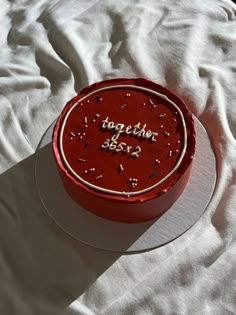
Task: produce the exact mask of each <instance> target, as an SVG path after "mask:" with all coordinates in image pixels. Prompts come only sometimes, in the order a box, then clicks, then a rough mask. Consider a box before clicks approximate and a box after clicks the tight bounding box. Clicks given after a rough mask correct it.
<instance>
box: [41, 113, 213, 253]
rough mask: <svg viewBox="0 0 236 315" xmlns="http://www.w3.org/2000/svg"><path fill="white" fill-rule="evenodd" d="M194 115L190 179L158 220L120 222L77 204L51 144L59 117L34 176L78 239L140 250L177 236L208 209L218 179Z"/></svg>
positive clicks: (51, 209)
mask: <svg viewBox="0 0 236 315" xmlns="http://www.w3.org/2000/svg"><path fill="white" fill-rule="evenodd" d="M194 120H195V126H196V134H197V149H196V155H195V158H194V162H193V167H192V173H191V177H190V180H189V182H188V184H187V187H186V188H185V190H184V192H183V193H182V195H181V196H180V198H179V199H178V200H177V201H176V202H175V204H174V205H173V206H172V207H171V208H170V209H169V210H168V211H167V212H166V213H165V214H164V215H162V216H161V217H160V218H159V219H155V220H151V221H147V222H144V223H134V224H130V223H118V222H113V221H109V220H106V219H103V218H100V217H98V216H96V215H94V214H92V213H90V212H89V211H87V210H85V209H83V208H82V207H80V206H79V205H78V204H77V203H75V202H74V201H73V200H72V199H71V198H70V196H69V195H68V194H67V193H66V191H65V190H64V187H63V185H62V182H61V179H60V177H59V174H58V171H57V167H56V163H55V161H54V158H53V154H52V148H51V138H52V131H53V127H54V124H55V122H54V123H53V124H52V125H51V126H50V127H49V128H48V129H47V130H46V132H45V134H44V135H43V137H42V139H41V142H40V144H39V146H38V149H37V152H36V162H35V180H36V186H37V189H38V193H39V196H40V199H41V201H42V203H43V205H44V207H45V209H46V210H47V212H48V214H49V215H50V216H51V218H52V219H53V220H54V221H55V222H56V223H57V224H58V225H59V226H60V227H61V228H62V229H63V230H64V231H65V232H66V233H68V234H70V235H71V236H72V237H74V238H75V239H77V240H79V241H81V242H83V243H85V244H87V245H90V246H93V247H96V248H100V249H104V250H109V251H117V252H123V253H124V252H129V253H130V252H139V251H144V250H150V249H153V248H156V247H159V246H162V245H164V244H166V243H168V242H171V241H173V240H174V239H175V238H177V237H179V236H180V235H181V234H183V233H184V232H186V231H187V230H188V229H189V228H190V227H191V226H192V225H193V224H194V223H195V222H196V221H197V220H198V219H199V218H200V216H201V215H202V214H203V212H204V211H205V209H206V207H207V205H208V203H209V201H210V199H211V196H212V193H213V191H214V187H215V182H216V160H215V155H214V152H213V149H212V146H211V143H210V140H209V138H208V135H207V133H206V130H205V129H204V127H203V126H202V124H201V123H200V122H199V121H198V120H197V118H195V119H194Z"/></svg>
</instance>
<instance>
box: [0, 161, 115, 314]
mask: <svg viewBox="0 0 236 315" xmlns="http://www.w3.org/2000/svg"><path fill="white" fill-rule="evenodd" d="M34 167H35V155H32V156H30V157H28V158H27V159H25V160H23V161H22V162H20V163H18V164H17V165H15V166H14V167H12V168H11V169H10V170H8V171H6V172H5V173H3V174H2V175H0V192H1V194H0V247H1V251H0V254H1V256H2V257H0V258H1V259H0V273H1V274H0V278H1V282H0V292H2V294H1V296H2V295H3V293H4V292H5V293H4V295H5V294H6V295H7V296H8V297H9V298H7V299H5V300H6V304H3V305H2V304H1V303H0V308H1V312H0V313H2V314H3V313H4V314H6V312H7V313H8V314H18V310H19V306H20V309H22V310H25V312H24V314H25V315H26V314H38V312H39V314H49V313H48V312H49V310H50V314H54V312H55V314H59V313H60V312H62V311H63V309H65V308H66V307H67V306H68V305H70V304H71V303H72V302H73V301H74V300H75V299H77V298H78V297H79V296H80V295H81V294H82V293H83V292H84V291H86V289H87V288H88V287H89V286H90V285H91V284H92V283H93V282H94V281H95V280H96V279H97V278H98V277H99V276H100V275H101V274H102V273H104V272H105V270H107V269H108V268H109V267H110V266H111V265H112V264H113V263H114V262H115V261H116V260H117V259H118V258H119V256H120V255H121V254H118V253H112V252H106V251H102V250H98V249H96V248H92V247H89V246H87V245H84V244H83V243H81V242H79V241H76V240H75V239H73V238H72V237H70V236H69V235H67V234H66V233H64V232H63V231H62V230H61V229H60V228H59V227H58V226H57V225H56V224H55V223H54V222H53V220H52V219H51V218H50V217H49V216H48V214H47V212H46V211H45V209H44V208H43V205H42V203H41V201H40V199H39V196H38V192H37V189H36V185H35V177H34ZM55 198H57V196H55ZM10 301H15V302H13V303H10ZM14 305H15V306H17V307H18V310H17V309H14V307H15V306H14Z"/></svg>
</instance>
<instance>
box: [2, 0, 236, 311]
mask: <svg viewBox="0 0 236 315" xmlns="http://www.w3.org/2000/svg"><path fill="white" fill-rule="evenodd" d="M0 2H1V3H0V4H1V10H0V25H1V32H0V314H2V315H5V314H6V315H15V314H17V315H21V314H23V315H28V314H30V315H32V314H34V315H38V314H39V315H41V314H43V315H44V314H50V315H51V314H57V315H60V314H63V315H68V314H69V315H77V314H79V315H81V314H82V315H94V314H104V315H110V314H114V315H115V314H117V315H121V314H122V315H123V314H125V315H131V314H132V315H143V314H148V315H149V314H155V315H174V314H175V315H188V314H197V315H198V314H204V315H205V314H210V315H211V314H214V315H215V314H218V315H225V314H236V289H235V288H236V53H235V52H236V32H235V29H236V5H235V4H234V3H233V2H232V1H229V0H205V1H197V0H193V1H184V0H166V1H165V0H160V1H154V0H148V1H146V0H139V1H135V0H127V1H109V0H105V1H96V0H90V1H84V0H79V1H78V0H67V1H66V0H59V1H56V0H52V1H46V0H41V1H36V0H28V1H26V0H22V1H17V0H11V1H10V0H8V1H7V0H1V1H0ZM116 77H145V78H147V79H150V80H153V81H155V82H157V83H159V84H162V85H164V86H166V87H168V88H170V89H171V90H172V91H174V92H175V93H176V94H177V95H179V96H180V97H181V98H182V99H183V100H184V101H185V102H186V104H187V105H188V106H189V108H190V109H191V110H192V112H193V113H194V114H195V115H196V117H197V118H198V119H199V120H200V121H201V122H202V124H203V125H204V127H205V128H206V130H207V132H208V134H209V136H210V138H211V142H212V146H213V148H214V150H215V154H216V159H217V183H216V187H215V190H214V194H213V197H212V199H211V201H210V203H209V205H208V207H207V209H206V211H205V213H204V214H203V215H202V217H201V218H200V219H199V220H198V222H196V224H195V225H194V226H193V227H192V228H190V229H189V230H188V231H187V232H186V233H185V234H183V235H182V236H180V237H179V238H177V239H176V240H174V241H173V242H170V243H169V244H167V245H165V246H163V247H161V248H156V249H154V250H151V251H147V252H143V253H136V254H130V255H126V254H121V253H112V252H108V251H103V250H99V249H95V248H92V247H89V246H86V245H84V244H82V243H81V242H79V241H76V240H74V239H72V238H71V237H70V236H69V235H67V234H65V233H64V232H63V231H62V230H61V229H60V228H59V227H58V226H57V225H56V224H55V223H54V222H53V220H51V218H50V217H49V216H48V215H47V213H46V211H45V209H44V207H43V205H42V203H41V202H40V199H39V196H38V192H37V189H36V186H35V178H34V167H35V151H36V149H37V146H38V144H39V141H40V139H41V138H42V136H43V134H44V132H45V130H46V129H47V128H48V126H49V125H50V124H51V123H52V122H53V121H54V119H55V118H56V117H57V116H58V115H59V113H60V111H61V110H62V108H63V106H64V105H65V103H66V102H67V101H68V100H69V99H70V98H72V97H73V96H75V95H76V93H78V92H79V91H80V90H81V89H82V88H84V87H85V86H87V85H89V84H92V83H94V82H97V81H99V80H104V79H111V78H116ZM203 176H204V174H203ZM55 198H56V196H55ZM196 198H197V191H196ZM193 202H194V201H193ZM189 210H190V211H191V209H189Z"/></svg>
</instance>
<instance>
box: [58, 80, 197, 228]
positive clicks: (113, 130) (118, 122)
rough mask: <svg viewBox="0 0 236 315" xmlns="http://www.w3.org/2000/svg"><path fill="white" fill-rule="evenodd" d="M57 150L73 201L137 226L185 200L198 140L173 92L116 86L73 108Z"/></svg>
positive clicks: (63, 120) (88, 92)
mask: <svg viewBox="0 0 236 315" xmlns="http://www.w3.org/2000/svg"><path fill="white" fill-rule="evenodd" d="M52 146H53V154H54V157H55V161H56V164H57V167H58V170H59V173H60V176H61V179H62V183H63V185H64V187H65V190H66V191H67V193H68V194H69V195H70V196H71V198H73V199H74V200H75V201H76V202H77V203H78V204H79V205H81V206H82V207H83V208H84V209H87V210H89V211H90V212H93V213H94V214H96V215H97V216H100V217H103V218H106V219H109V220H113V221H118V222H126V223H135V222H143V221H147V220H150V219H154V218H158V217H160V216H161V215H162V214H163V213H165V212H166V211H167V210H168V209H169V208H170V207H171V206H172V205H173V204H174V202H175V201H176V200H177V199H178V198H179V196H180V194H181V193H182V192H183V190H184V188H185V186H186V184H187V182H188V179H189V176H190V172H191V165H192V161H193V157H194V153H195V146H196V137H195V129H194V121H193V117H192V114H191V112H190V111H189V109H188V108H187V106H186V105H185V104H184V102H183V101H182V100H181V99H180V98H179V97H177V96H176V95H175V94H174V93H173V92H171V91H170V90H168V89H167V88H165V87H163V86H161V85H158V84H156V83H154V82H151V81H149V80H145V79H112V80H106V81H102V82H98V83H95V84H93V85H91V86H89V87H87V88H85V89H83V90H82V91H81V92H80V93H79V94H78V95H77V96H75V97H74V98H73V99H72V100H70V101H69V102H68V103H67V104H66V106H65V107H64V109H63V111H62V113H61V115H60V116H59V118H58V120H57V122H56V124H55V127H54V131H53V139H52Z"/></svg>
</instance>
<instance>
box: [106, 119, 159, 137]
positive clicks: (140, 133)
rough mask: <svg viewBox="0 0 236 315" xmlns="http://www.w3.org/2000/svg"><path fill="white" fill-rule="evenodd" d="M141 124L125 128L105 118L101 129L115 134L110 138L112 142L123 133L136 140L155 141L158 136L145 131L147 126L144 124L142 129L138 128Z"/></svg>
mask: <svg viewBox="0 0 236 315" xmlns="http://www.w3.org/2000/svg"><path fill="white" fill-rule="evenodd" d="M140 125H141V123H140V122H138V123H137V124H136V125H134V126H130V125H128V126H125V125H124V124H122V123H117V124H115V123H114V122H113V121H109V117H106V119H103V120H102V129H108V130H112V129H114V131H115V132H116V133H115V134H114V135H113V136H112V140H114V141H116V140H117V139H118V138H119V136H120V134H121V133H125V134H126V135H132V136H135V137H138V138H144V139H151V141H153V142H155V141H156V136H158V133H157V132H153V131H151V130H147V131H146V129H145V128H146V127H147V124H144V125H143V126H142V127H141V126H140Z"/></svg>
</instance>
